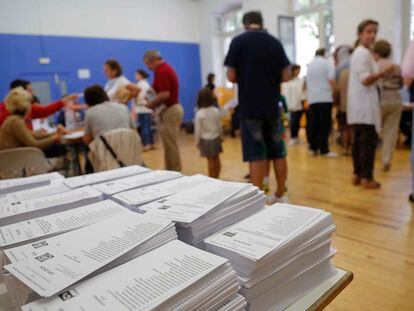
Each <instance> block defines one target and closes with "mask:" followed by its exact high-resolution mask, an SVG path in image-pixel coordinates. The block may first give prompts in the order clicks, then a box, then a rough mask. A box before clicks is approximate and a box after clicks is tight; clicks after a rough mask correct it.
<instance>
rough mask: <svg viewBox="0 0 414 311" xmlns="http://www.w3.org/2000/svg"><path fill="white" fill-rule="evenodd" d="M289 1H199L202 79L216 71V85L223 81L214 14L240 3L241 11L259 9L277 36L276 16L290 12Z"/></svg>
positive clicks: (221, 60)
mask: <svg viewBox="0 0 414 311" xmlns="http://www.w3.org/2000/svg"><path fill="white" fill-rule="evenodd" d="M290 3H291V1H290V0H201V1H200V2H199V10H200V13H199V16H200V19H199V25H200V26H199V27H200V29H199V31H200V53H201V71H202V75H203V81H204V80H205V77H206V75H207V73H209V72H215V73H216V80H217V81H216V82H217V84H218V85H221V84H222V83H223V81H224V80H223V79H224V77H223V75H222V73H223V70H222V68H223V61H224V56H219V57H217V55H220V53H219V52H218V51H217V49H220V48H221V47H220V46H219V43H218V40H217V38H216V37H215V35H214V32H213V15H214V14H217V13H219V12H222V11H224V10H225V9H226V8H228V7H231V6H235V5H241V7H242V10H243V12H247V11H251V10H259V11H261V12H262V14H263V18H264V25H265V28H267V30H268V31H269V32H270V33H271V34H273V35H274V36H277V34H278V29H277V17H278V16H279V15H290V14H291V5H290Z"/></svg>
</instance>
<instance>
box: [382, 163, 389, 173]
mask: <svg viewBox="0 0 414 311" xmlns="http://www.w3.org/2000/svg"><path fill="white" fill-rule="evenodd" d="M382 170H383V171H384V172H389V171H390V170H391V164H384V166H383V168H382Z"/></svg>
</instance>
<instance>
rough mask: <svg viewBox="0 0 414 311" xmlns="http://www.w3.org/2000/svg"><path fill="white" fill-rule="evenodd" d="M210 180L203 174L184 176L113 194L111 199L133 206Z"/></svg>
mask: <svg viewBox="0 0 414 311" xmlns="http://www.w3.org/2000/svg"><path fill="white" fill-rule="evenodd" d="M210 180H211V178H209V177H207V176H204V175H194V176H184V177H181V178H176V179H173V180H170V181H165V182H162V183H159V184H155V185H150V186H146V187H142V188H138V189H132V190H128V191H124V192H121V193H118V194H115V195H114V196H113V199H114V200H116V201H118V202H120V203H122V204H124V205H126V206H129V207H134V206H138V205H142V204H146V203H149V202H152V201H155V200H158V199H161V198H164V197H167V196H170V195H173V194H176V193H178V192H181V191H185V190H188V189H191V188H193V187H194V186H196V185H198V184H201V183H204V182H207V181H210Z"/></svg>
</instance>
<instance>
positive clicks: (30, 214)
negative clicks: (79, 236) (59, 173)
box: [0, 186, 103, 226]
mask: <svg viewBox="0 0 414 311" xmlns="http://www.w3.org/2000/svg"><path fill="white" fill-rule="evenodd" d="M102 197H103V196H102V193H101V192H99V191H97V190H95V189H93V188H92V187H89V186H86V187H82V188H79V189H74V190H71V191H66V192H63V193H57V194H53V195H49V196H43V197H40V198H35V199H28V200H22V201H18V202H11V203H7V204H4V205H1V206H0V226H5V225H9V224H12V223H16V222H20V221H24V220H28V219H31V218H35V217H40V216H45V215H49V214H53V213H57V212H61V211H63V210H68V209H73V208H76V207H79V206H83V205H86V204H91V203H95V202H98V201H101V200H102Z"/></svg>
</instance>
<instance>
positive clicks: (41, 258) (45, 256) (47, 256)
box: [35, 253, 55, 262]
mask: <svg viewBox="0 0 414 311" xmlns="http://www.w3.org/2000/svg"><path fill="white" fill-rule="evenodd" d="M53 257H55V256H53V255H52V254H50V253H44V254H43V255H40V256H37V257H35V259H36V260H38V261H40V262H45V261H46V260H49V259H52V258H53Z"/></svg>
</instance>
